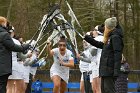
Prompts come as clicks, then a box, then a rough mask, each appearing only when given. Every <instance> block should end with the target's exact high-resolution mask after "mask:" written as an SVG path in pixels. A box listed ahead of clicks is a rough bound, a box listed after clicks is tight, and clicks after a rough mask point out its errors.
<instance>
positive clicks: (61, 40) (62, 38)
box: [59, 36, 67, 43]
mask: <svg viewBox="0 0 140 93" xmlns="http://www.w3.org/2000/svg"><path fill="white" fill-rule="evenodd" d="M59 42H65V43H67V40H66V38H65V36H61V37H60V40H59Z"/></svg>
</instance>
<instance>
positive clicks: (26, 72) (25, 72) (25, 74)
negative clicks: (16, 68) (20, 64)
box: [23, 66, 30, 83]
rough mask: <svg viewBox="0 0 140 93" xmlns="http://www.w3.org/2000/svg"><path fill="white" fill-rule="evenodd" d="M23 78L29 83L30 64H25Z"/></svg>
mask: <svg viewBox="0 0 140 93" xmlns="http://www.w3.org/2000/svg"><path fill="white" fill-rule="evenodd" d="M23 71H24V73H23V79H24V82H25V83H29V75H30V66H24V69H23Z"/></svg>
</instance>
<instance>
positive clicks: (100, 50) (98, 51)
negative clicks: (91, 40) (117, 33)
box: [95, 35, 103, 69]
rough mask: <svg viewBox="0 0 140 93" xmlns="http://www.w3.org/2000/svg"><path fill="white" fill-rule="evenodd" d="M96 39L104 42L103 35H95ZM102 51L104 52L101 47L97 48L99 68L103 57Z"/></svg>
mask: <svg viewBox="0 0 140 93" xmlns="http://www.w3.org/2000/svg"><path fill="white" fill-rule="evenodd" d="M95 40H96V41H100V42H103V36H100V35H99V36H97V37H95ZM101 53H102V49H100V48H97V55H96V60H97V66H98V67H97V68H98V69H99V65H100V57H101Z"/></svg>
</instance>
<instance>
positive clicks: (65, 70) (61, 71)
mask: <svg viewBox="0 0 140 93" xmlns="http://www.w3.org/2000/svg"><path fill="white" fill-rule="evenodd" d="M52 51H53V52H54V55H53V59H54V63H53V65H52V66H51V69H50V77H51V78H52V77H53V76H56V75H58V76H59V77H61V79H63V80H64V81H65V82H66V83H68V80H69V67H65V66H61V65H60V63H59V58H61V59H62V60H63V62H69V60H73V57H72V52H71V51H70V50H68V49H67V50H66V53H65V55H64V56H62V55H61V54H60V52H59V49H58V48H54V49H52Z"/></svg>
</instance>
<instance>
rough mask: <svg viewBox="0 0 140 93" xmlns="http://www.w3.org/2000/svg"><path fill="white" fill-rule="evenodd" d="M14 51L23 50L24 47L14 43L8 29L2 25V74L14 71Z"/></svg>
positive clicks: (0, 60)
mask: <svg viewBox="0 0 140 93" xmlns="http://www.w3.org/2000/svg"><path fill="white" fill-rule="evenodd" d="M12 51H16V52H23V51H24V48H23V47H22V46H18V45H16V44H14V42H13V40H12V38H11V37H10V35H9V33H8V32H7V29H6V28H4V27H2V26H0V76H2V75H6V74H11V72H12Z"/></svg>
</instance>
